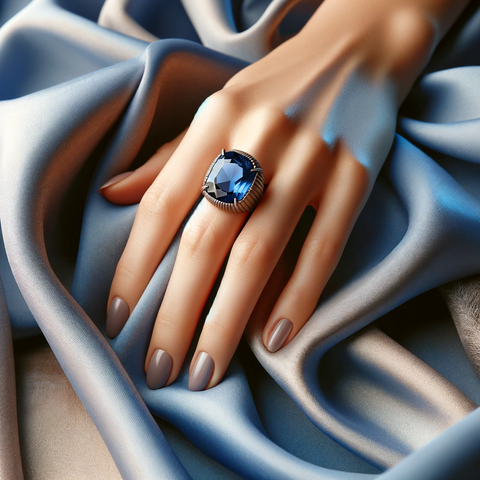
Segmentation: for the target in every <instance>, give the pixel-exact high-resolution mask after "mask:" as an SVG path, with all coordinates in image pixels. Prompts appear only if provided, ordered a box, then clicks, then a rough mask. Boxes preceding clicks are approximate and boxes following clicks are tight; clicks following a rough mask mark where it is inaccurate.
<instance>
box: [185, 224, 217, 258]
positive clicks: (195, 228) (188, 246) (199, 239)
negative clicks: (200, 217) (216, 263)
mask: <svg viewBox="0 0 480 480" xmlns="http://www.w3.org/2000/svg"><path fill="white" fill-rule="evenodd" d="M220 240H221V239H220V238H219V236H218V234H217V232H216V231H215V228H214V227H213V226H212V222H205V221H202V222H196V223H191V222H188V223H187V225H186V226H185V228H184V230H183V233H182V238H181V240H180V248H181V249H182V250H185V251H186V252H187V254H189V255H190V256H195V255H197V254H199V253H201V254H202V255H207V256H208V255H209V254H214V253H215V251H216V250H218V245H219V242H220Z"/></svg>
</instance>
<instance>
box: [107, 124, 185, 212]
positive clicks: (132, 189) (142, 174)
mask: <svg viewBox="0 0 480 480" xmlns="http://www.w3.org/2000/svg"><path fill="white" fill-rule="evenodd" d="M187 130H188V127H187V128H186V129H185V130H183V132H181V133H180V134H179V135H177V136H176V137H175V138H174V139H173V140H171V141H170V142H167V143H164V144H163V145H162V146H161V147H160V148H159V149H158V150H157V151H156V153H155V155H153V156H152V158H150V159H149V160H148V161H147V162H145V163H144V164H143V165H142V166H141V167H139V168H137V169H136V170H134V171H131V172H123V173H119V174H118V175H115V176H114V177H113V178H111V179H110V180H109V181H108V182H106V183H105V184H104V185H102V186H101V187H100V188H99V190H98V191H99V192H100V193H101V194H102V195H103V196H104V197H105V198H106V199H107V200H109V201H110V202H112V203H117V204H119V205H131V204H134V203H138V202H139V201H140V200H141V198H142V197H143V195H144V193H145V192H146V191H147V189H148V187H150V185H151V184H152V183H153V181H154V180H155V178H156V177H157V175H158V174H159V173H160V171H161V170H162V168H163V167H164V165H165V164H166V163H167V161H168V160H169V159H170V157H171V156H172V155H173V152H174V151H175V150H176V148H177V146H178V145H179V144H180V142H181V141H182V139H183V137H184V136H185V134H186V133H187Z"/></svg>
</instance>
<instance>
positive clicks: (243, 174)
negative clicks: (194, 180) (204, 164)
mask: <svg viewBox="0 0 480 480" xmlns="http://www.w3.org/2000/svg"><path fill="white" fill-rule="evenodd" d="M252 168H254V166H253V164H252V161H251V160H250V159H249V158H248V157H246V156H245V155H242V154H241V153H238V152H235V151H228V152H225V153H224V154H220V155H219V156H218V157H217V159H216V161H215V163H214V164H213V167H212V169H211V170H210V173H209V174H208V177H207V180H206V182H205V185H207V187H208V188H207V189H206V191H207V193H208V194H209V195H210V196H211V197H213V198H215V199H217V200H219V201H221V202H226V203H234V201H235V200H234V199H235V198H236V199H237V201H238V202H240V200H242V199H243V197H245V195H246V194H247V192H248V190H249V189H250V187H251V186H252V184H253V181H254V180H255V175H256V172H252V171H251V170H252Z"/></svg>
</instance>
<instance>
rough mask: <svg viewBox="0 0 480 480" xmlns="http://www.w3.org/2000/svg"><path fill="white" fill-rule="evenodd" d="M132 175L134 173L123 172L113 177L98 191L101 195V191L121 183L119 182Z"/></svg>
mask: <svg viewBox="0 0 480 480" xmlns="http://www.w3.org/2000/svg"><path fill="white" fill-rule="evenodd" d="M132 173H134V172H123V173H119V174H118V175H115V176H114V177H112V178H111V179H110V180H109V181H108V182H107V183H104V184H103V185H102V186H101V187H100V188H99V189H98V191H99V192H100V193H102V194H103V191H104V190H105V189H106V188H107V187H111V186H112V185H115V184H116V183H118V182H121V181H122V180H124V179H125V178H127V177H129V176H130V175H131V174H132Z"/></svg>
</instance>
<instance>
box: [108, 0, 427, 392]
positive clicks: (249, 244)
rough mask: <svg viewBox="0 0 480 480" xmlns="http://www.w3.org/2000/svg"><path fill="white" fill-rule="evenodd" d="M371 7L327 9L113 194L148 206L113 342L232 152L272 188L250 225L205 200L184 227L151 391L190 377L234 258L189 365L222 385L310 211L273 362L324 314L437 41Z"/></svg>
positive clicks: (124, 282)
mask: <svg viewBox="0 0 480 480" xmlns="http://www.w3.org/2000/svg"><path fill="white" fill-rule="evenodd" d="M369 1H371V2H372V3H375V4H376V5H377V4H378V8H377V10H376V11H373V12H370V13H371V14H369V15H368V18H367V16H365V13H364V11H363V10H364V9H365V5H363V2H351V3H349V2H347V1H345V0H343V1H342V0H340V1H338V0H336V1H335V2H329V1H326V2H324V4H323V5H322V6H321V7H320V8H319V9H318V11H317V12H316V13H315V15H314V16H313V17H312V19H311V20H310V21H309V23H308V24H307V25H306V27H305V28H304V29H303V30H302V32H300V33H299V34H298V35H296V36H295V37H293V38H291V39H290V40H288V41H287V42H285V43H283V44H282V45H280V46H279V47H277V48H276V49H275V50H273V51H272V52H271V53H270V54H269V55H267V56H266V57H264V58H262V59H261V60H259V61H258V62H256V63H254V64H252V65H250V66H248V67H247V68H245V69H243V70H242V71H240V72H239V73H237V74H236V75H235V76H234V77H232V78H231V79H230V80H229V81H228V82H227V84H226V85H225V87H224V88H223V89H222V90H220V91H218V92H216V93H214V94H213V95H211V96H210V97H209V98H208V99H207V100H206V101H205V102H204V104H202V106H201V108H200V109H199V111H198V112H197V115H196V116H195V119H194V121H193V122H192V124H191V125H190V127H189V128H188V129H187V130H185V131H184V132H182V133H181V134H180V135H179V136H178V137H177V138H175V139H174V140H173V141H171V142H169V143H167V144H165V145H163V146H162V147H161V148H160V149H159V150H158V152H157V153H156V154H155V155H154V156H153V157H152V159H150V161H149V162H147V163H146V164H145V165H143V166H142V167H140V168H139V169H137V170H136V171H134V172H129V173H128V174H121V175H119V176H117V177H115V178H113V179H112V180H111V181H110V182H108V183H107V184H106V185H104V186H103V187H102V189H101V192H102V193H103V195H105V197H106V198H107V199H109V200H110V201H112V202H115V203H122V204H129V203H135V202H138V201H139V202H140V205H139V207H138V211H137V214H136V217H135V221H134V224H133V227H132V231H131V233H130V237H129V239H128V243H127V245H126V248H125V250H124V252H123V254H122V257H121V259H120V261H119V263H118V266H117V269H116V273H115V277H114V279H113V283H112V286H111V291H110V296H109V299H108V306H107V310H108V315H107V335H108V336H109V337H110V338H113V337H115V336H116V335H117V334H118V333H119V332H120V330H121V329H122V327H123V325H124V324H125V322H126V321H127V319H128V316H129V315H130V313H131V311H132V310H133V309H134V308H135V305H136V304H137V302H138V300H139V298H140V296H141V295H142V293H143V291H144V290H145V287H146V286H147V284H148V282H149V280H150V278H151V277H152V275H153V273H154V271H155V269H156V268H157V266H158V264H159V263H160V261H161V259H162V257H163V256H164V254H165V252H166V250H167V248H168V246H169V245H170V243H171V241H172V239H173V237H174V235H175V233H176V232H177V230H178V228H179V227H180V225H181V223H182V221H183V220H184V218H185V216H186V215H187V213H188V212H189V210H190V209H191V208H192V206H193V204H194V203H195V201H196V200H197V199H198V197H199V195H200V189H201V186H202V183H203V179H204V175H205V173H206V171H207V169H208V167H209V165H210V164H211V162H212V161H213V160H214V159H215V157H216V156H217V155H218V154H219V153H220V152H221V150H222V149H225V150H226V151H228V150H230V149H232V148H237V149H240V150H244V151H246V152H248V153H250V154H252V155H253V156H254V157H255V158H256V159H257V160H258V161H259V163H260V165H261V166H262V169H263V174H264V178H265V183H266V184H267V185H268V188H267V189H266V190H265V193H264V196H263V198H262V199H261V201H260V203H259V204H258V206H257V207H256V209H255V210H254V211H253V212H252V213H251V215H250V217H249V218H248V221H246V220H247V217H248V214H247V213H240V214H239V213H228V212H225V211H222V210H220V209H218V208H216V207H215V206H213V205H212V204H210V203H209V202H207V201H206V200H205V199H202V201H201V203H200V205H199V206H198V208H197V210H196V211H195V213H194V214H193V215H192V217H191V218H190V219H189V221H188V222H187V224H186V226H185V228H184V231H183V233H182V237H181V241H180V246H179V250H178V253H177V257H176V260H175V265H174V269H173V272H172V275H171V278H170V281H169V284H168V286H167V290H166V292H165V296H164V299H163V301H162V304H161V307H160V310H159V312H158V316H157V319H156V323H155V327H154V330H153V334H152V338H151V343H150V346H149V349H148V353H147V356H146V359H145V371H146V372H147V384H148V386H149V387H150V388H160V387H162V386H165V385H169V384H170V383H172V382H173V381H174V380H175V378H176V377H177V375H178V374H179V372H180V369H181V366H182V363H183V361H184V359H185V356H186V353H187V351H188V349H189V346H190V343H191V341H192V338H193V335H194V331H195V329H196V325H197V322H198V320H199V318H200V315H201V312H202V310H203V308H204V306H205V303H206V300H207V297H208V296H209V293H210V291H211V289H212V287H213V284H214V282H215V280H216V278H217V276H218V273H219V271H220V268H221V266H222V264H223V262H224V260H225V258H226V256H227V254H228V253H229V251H230V250H231V251H230V255H229V258H228V262H227V265H226V270H225V273H224V276H223V278H222V281H221V284H220V287H219V289H218V292H217V295H216V297H215V300H214V303H213V305H212V308H211V310H210V312H209V314H208V316H207V319H206V321H205V324H204V327H203V330H202V332H201V336H200V339H199V341H198V344H197V348H196V352H195V354H194V356H193V359H192V363H191V365H190V377H189V388H190V389H191V390H203V389H205V388H210V387H212V386H214V385H216V384H217V383H218V382H219V381H220V380H221V378H222V377H223V375H224V373H225V370H226V368H227V366H228V364H229V362H230V360H231V358H232V355H233V353H234V351H235V349H236V347H237V345H238V343H239V341H240V338H241V336H242V333H243V331H244V328H245V326H246V323H247V321H248V319H249V317H250V314H251V312H252V311H253V309H254V307H255V304H256V302H257V300H258V298H259V296H260V294H261V292H262V290H263V288H264V286H265V284H266V282H267V280H268V279H269V277H270V274H271V273H272V271H273V269H274V267H275V265H276V263H277V261H278V259H279V257H280V255H281V254H282V252H283V250H284V248H285V246H286V244H287V242H288V241H289V239H290V236H291V234H292V232H293V230H294V229H295V227H296V225H297V222H298V221H299V219H300V217H301V215H302V213H303V211H304V210H305V208H306V207H307V206H308V205H311V206H312V207H313V208H314V209H315V210H316V217H315V220H314V222H313V225H312V227H311V229H310V232H309V234H308V236H307V238H306V241H305V243H304V245H303V248H302V251H301V253H300V256H299V258H298V261H297V263H296V267H295V270H294V272H293V274H292V276H291V278H290V280H289V282H288V283H287V285H286V286H285V289H284V290H283V292H282V294H281V295H280V297H279V298H278V300H277V302H276V304H275V306H274V308H273V311H272V312H271V314H270V318H269V319H268V321H267V323H266V325H265V329H264V332H263V342H264V345H265V347H266V348H267V349H268V350H270V351H271V352H275V351H277V350H278V349H280V348H281V347H282V346H283V345H285V344H287V343H288V342H290V341H291V340H292V339H293V338H294V337H295V335H296V334H297V333H298V331H299V330H300V329H301V328H302V326H303V325H304V324H305V322H306V321H307V320H308V318H309V317H310V316H311V314H312V313H313V311H314V309H315V307H316V305H317V303H318V299H319V297H320V294H321V292H322V290H323V288H324V286H325V284H326V282H327V281H328V279H329V277H330V275H331V274H332V272H333V270H334V269H335V266H336V265H337V263H338V260H339V258H340V255H341V253H342V251H343V248H344V245H345V243H346V241H347V239H348V236H349V234H350V231H351V229H352V227H353V225H354V223H355V220H356V218H357V216H358V214H359V212H360V211H361V209H362V207H363V205H364V203H365V201H366V199H367V197H368V194H369V192H370V190H371V187H372V185H373V182H374V180H375V177H376V175H377V173H378V171H379V169H380V168H381V166H382V164H383V162H384V160H385V158H386V156H387V153H388V150H389V148H390V146H391V143H392V141H393V137H394V130H395V122H396V113H397V110H398V107H399V105H400V102H401V101H402V99H403V97H404V96H405V94H406V92H407V91H408V89H409V88H410V86H411V84H412V83H413V81H414V79H415V77H416V75H417V74H418V72H419V71H420V69H421V67H422V66H423V64H424V63H425V61H426V59H427V58H428V56H429V54H430V52H431V50H432V49H433V46H434V43H435V41H436V40H435V32H434V28H433V24H432V23H431V21H430V19H428V18H427V16H426V15H424V14H423V12H422V11H421V10H420V9H417V8H414V7H412V6H411V2H401V1H398V2H396V3H398V5H399V6H397V8H393V7H392V6H391V5H390V3H395V2H380V1H379V0H369ZM359 3H362V7H361V8H360V7H359V5H358V4H359ZM384 3H388V4H389V6H388V7H386V6H385V5H384ZM339 5H340V7H341V5H343V7H341V8H340V7H339ZM339 8H340V10H339ZM342 8H343V10H342ZM358 17H362V20H361V21H359V18H358ZM363 17H365V18H363ZM319 32H320V33H319ZM244 224H245V225H244ZM242 227H243V229H242Z"/></svg>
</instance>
